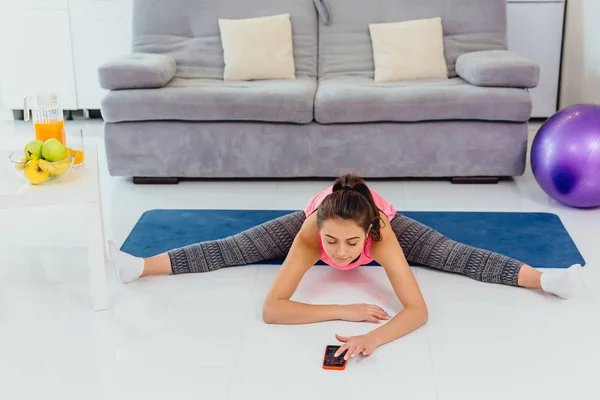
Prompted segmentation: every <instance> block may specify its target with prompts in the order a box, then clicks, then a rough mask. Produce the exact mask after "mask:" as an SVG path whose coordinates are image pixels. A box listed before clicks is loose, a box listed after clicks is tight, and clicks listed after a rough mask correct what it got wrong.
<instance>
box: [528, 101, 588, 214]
mask: <svg viewBox="0 0 600 400" xmlns="http://www.w3.org/2000/svg"><path fill="white" fill-rule="evenodd" d="M531 169H532V171H533V175H534V176H535V179H536V180H537V182H538V184H539V185H540V187H541V188H542V189H543V190H544V192H546V194H548V196H550V197H552V198H553V199H555V200H556V201H558V202H560V203H562V204H565V205H567V206H570V207H577V208H591V207H598V206H600V106H599V105H593V104H580V105H576V106H572V107H568V108H565V109H563V110H561V111H559V112H557V113H556V114H554V115H553V116H552V117H551V118H550V119H548V120H547V121H546V122H545V123H544V124H543V125H542V127H541V128H540V130H539V131H538V133H537V135H536V136H535V139H534V140H533V143H532V147H531Z"/></svg>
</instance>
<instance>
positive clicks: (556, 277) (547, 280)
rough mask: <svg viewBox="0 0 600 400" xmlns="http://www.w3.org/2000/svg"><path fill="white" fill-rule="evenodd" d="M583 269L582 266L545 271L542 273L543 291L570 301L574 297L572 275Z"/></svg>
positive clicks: (576, 265) (575, 265)
mask: <svg viewBox="0 0 600 400" xmlns="http://www.w3.org/2000/svg"><path fill="white" fill-rule="evenodd" d="M579 268H581V264H574V265H571V266H570V267H569V268H567V269H566V270H553V271H545V272H544V273H542V278H541V281H540V282H541V285H542V290H543V291H544V292H547V293H552V294H554V295H556V296H558V297H560V298H561V299H568V298H570V297H571V296H572V295H573V284H572V273H573V272H574V271H575V270H578V269H579Z"/></svg>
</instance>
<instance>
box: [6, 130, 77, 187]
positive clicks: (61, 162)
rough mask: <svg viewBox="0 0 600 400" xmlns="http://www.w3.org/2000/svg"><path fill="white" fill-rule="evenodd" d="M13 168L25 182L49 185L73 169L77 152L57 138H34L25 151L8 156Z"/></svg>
mask: <svg viewBox="0 0 600 400" xmlns="http://www.w3.org/2000/svg"><path fill="white" fill-rule="evenodd" d="M8 158H9V160H10V163H11V167H12V169H13V170H14V171H15V172H16V173H17V175H19V176H20V177H21V178H22V179H23V180H24V181H25V182H29V183H30V184H32V185H47V184H51V183H54V182H57V181H59V180H60V179H62V178H63V177H65V176H66V175H67V174H68V173H69V172H70V171H71V169H72V166H73V160H74V159H75V152H74V151H73V150H71V149H69V148H67V147H66V146H65V145H64V144H62V143H61V142H60V141H59V140H57V139H49V140H47V141H45V142H42V141H40V140H34V141H32V142H29V143H27V145H26V146H25V148H24V149H23V151H22V152H21V151H19V152H14V153H12V154H10V156H9V157H8Z"/></svg>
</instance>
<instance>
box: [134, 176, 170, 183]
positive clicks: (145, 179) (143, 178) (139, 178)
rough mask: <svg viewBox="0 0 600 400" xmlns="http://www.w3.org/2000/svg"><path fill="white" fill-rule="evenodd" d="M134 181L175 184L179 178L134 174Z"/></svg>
mask: <svg viewBox="0 0 600 400" xmlns="http://www.w3.org/2000/svg"><path fill="white" fill-rule="evenodd" d="M133 183H135V184H136V185H175V184H177V183H179V178H163V177H151V176H134V177H133Z"/></svg>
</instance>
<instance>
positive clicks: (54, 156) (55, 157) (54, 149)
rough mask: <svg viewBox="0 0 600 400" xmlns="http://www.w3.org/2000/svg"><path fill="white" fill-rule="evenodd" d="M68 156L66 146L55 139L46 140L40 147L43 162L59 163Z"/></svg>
mask: <svg viewBox="0 0 600 400" xmlns="http://www.w3.org/2000/svg"><path fill="white" fill-rule="evenodd" d="M68 155H69V152H68V150H67V146H65V145H64V144H62V143H61V142H60V141H59V140H58V139H56V138H52V139H48V140H46V141H45V142H44V146H42V157H44V160H48V161H60V160H64V159H65V158H67V156H68Z"/></svg>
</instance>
